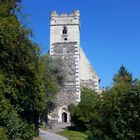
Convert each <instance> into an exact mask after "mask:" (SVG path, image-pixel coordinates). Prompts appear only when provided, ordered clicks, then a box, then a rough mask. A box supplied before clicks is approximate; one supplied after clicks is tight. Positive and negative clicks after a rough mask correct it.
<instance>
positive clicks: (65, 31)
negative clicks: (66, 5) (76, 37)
mask: <svg viewBox="0 0 140 140" xmlns="http://www.w3.org/2000/svg"><path fill="white" fill-rule="evenodd" d="M62 33H63V34H67V33H68V28H67V27H66V26H64V27H63V31H62Z"/></svg>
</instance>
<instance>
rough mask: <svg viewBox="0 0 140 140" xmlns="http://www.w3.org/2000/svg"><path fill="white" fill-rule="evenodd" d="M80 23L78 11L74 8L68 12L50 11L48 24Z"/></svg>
mask: <svg viewBox="0 0 140 140" xmlns="http://www.w3.org/2000/svg"><path fill="white" fill-rule="evenodd" d="M75 24H77V25H80V11H79V10H75V11H73V12H72V13H70V14H67V13H61V14H58V13H57V12H56V11H52V12H51V15H50V25H51V26H54V25H56V26H58V25H75Z"/></svg>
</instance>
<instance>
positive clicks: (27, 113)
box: [0, 0, 45, 140]
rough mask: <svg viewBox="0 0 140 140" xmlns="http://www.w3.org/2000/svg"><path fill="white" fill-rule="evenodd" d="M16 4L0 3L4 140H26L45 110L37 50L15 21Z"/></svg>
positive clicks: (5, 0) (0, 117) (0, 118)
mask: <svg viewBox="0 0 140 140" xmlns="http://www.w3.org/2000/svg"><path fill="white" fill-rule="evenodd" d="M19 2H20V1H19V0H1V1H0V128H4V130H6V131H5V132H6V134H7V137H8V139H10V140H15V139H23V140H30V139H32V137H33V136H34V135H36V134H37V133H38V118H39V115H40V113H41V112H42V111H43V110H44V107H45V93H44V91H43V87H42V85H43V84H42V79H41V78H40V74H39V72H40V63H39V47H38V46H37V45H36V44H34V43H33V42H32V41H31V40H30V37H31V30H29V29H28V28H26V27H23V25H22V23H21V22H20V21H19V20H18V17H17V12H18V10H19V8H18V5H19Z"/></svg>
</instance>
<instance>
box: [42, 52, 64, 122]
mask: <svg viewBox="0 0 140 140" xmlns="http://www.w3.org/2000/svg"><path fill="white" fill-rule="evenodd" d="M40 63H41V66H40V70H41V71H40V78H41V79H42V81H43V89H44V92H45V95H46V108H45V110H44V113H42V115H41V119H43V120H44V118H46V119H47V116H48V113H50V112H51V111H52V110H54V108H55V107H56V104H55V95H56V93H57V92H58V91H59V90H60V89H61V87H62V86H63V83H64V79H65V78H64V71H63V69H62V63H61V59H54V58H52V57H51V56H49V55H43V56H41V57H40ZM43 120H41V121H43Z"/></svg>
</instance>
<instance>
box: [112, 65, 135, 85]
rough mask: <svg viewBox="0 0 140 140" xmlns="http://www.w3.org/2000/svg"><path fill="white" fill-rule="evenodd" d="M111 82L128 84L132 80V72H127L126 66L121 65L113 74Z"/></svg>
mask: <svg viewBox="0 0 140 140" xmlns="http://www.w3.org/2000/svg"><path fill="white" fill-rule="evenodd" d="M113 82H114V84H118V83H121V84H122V83H128V84H132V82H133V78H132V74H131V73H129V72H128V71H127V70H126V68H125V67H124V66H123V65H122V66H121V67H120V69H119V71H118V73H117V74H115V76H114V78H113Z"/></svg>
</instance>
